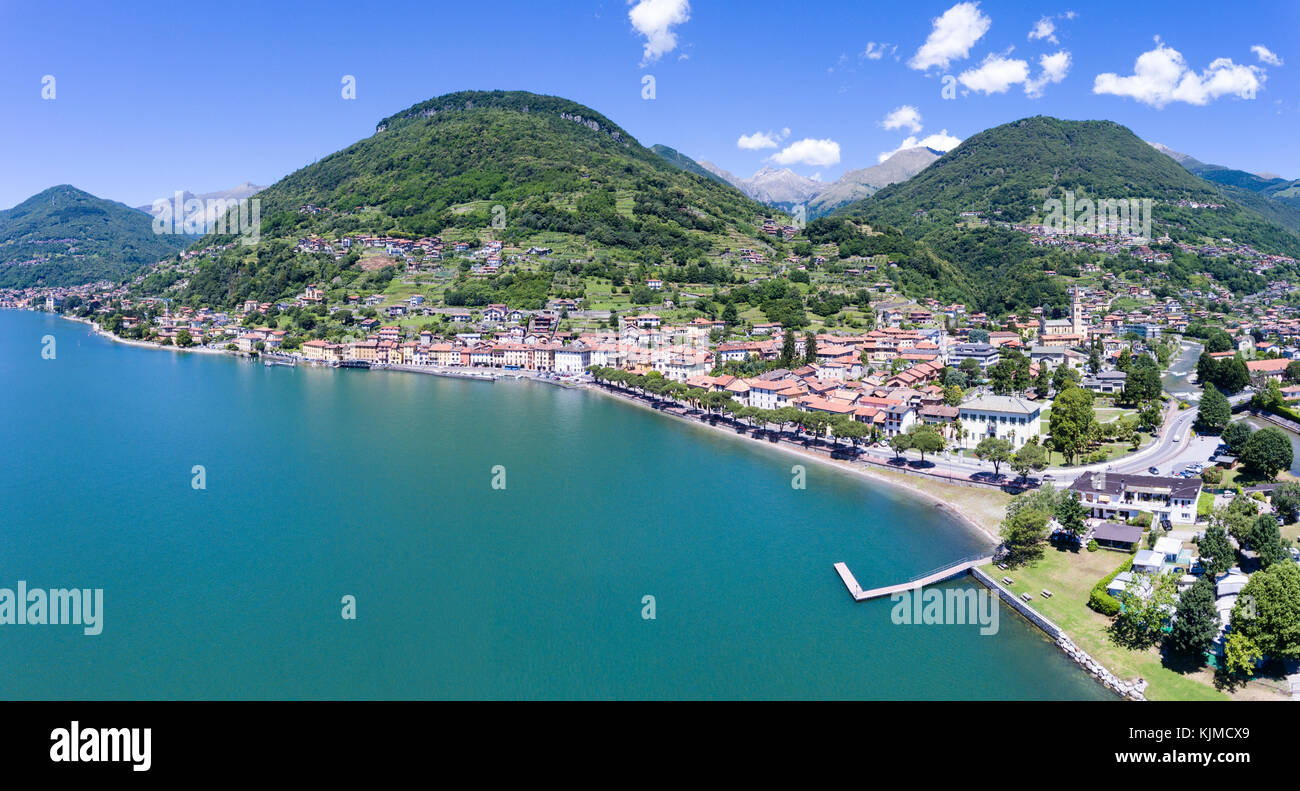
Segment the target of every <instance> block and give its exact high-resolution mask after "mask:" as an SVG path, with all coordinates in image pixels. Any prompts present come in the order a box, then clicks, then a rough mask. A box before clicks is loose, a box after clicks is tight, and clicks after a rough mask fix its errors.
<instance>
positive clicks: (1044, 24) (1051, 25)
mask: <svg viewBox="0 0 1300 791" xmlns="http://www.w3.org/2000/svg"><path fill="white" fill-rule="evenodd" d="M1038 39H1046V40H1048V41H1050V42H1051V43H1053V44H1056V43H1057V41H1056V23H1055V22H1053V21H1052V18H1051V17H1050V16H1045V17H1043V18H1042V19H1040V20H1038V22H1037V23H1035V24H1034V26H1033V28H1031V29H1030V31H1029V40H1030V41H1036V40H1038Z"/></svg>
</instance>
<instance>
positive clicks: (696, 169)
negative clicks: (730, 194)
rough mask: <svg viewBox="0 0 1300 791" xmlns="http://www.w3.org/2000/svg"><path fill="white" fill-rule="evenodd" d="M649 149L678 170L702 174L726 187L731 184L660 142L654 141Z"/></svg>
mask: <svg viewBox="0 0 1300 791" xmlns="http://www.w3.org/2000/svg"><path fill="white" fill-rule="evenodd" d="M650 150H651V151H653V152H655V153H656V154H658V155H659V156H661V157H663V159H664V160H665V161H666V162H667V163H668V164H670V165H672V166H673V167H675V168H677V169H679V170H684V171H686V172H687V173H694V174H695V175H697V176H703V177H704V178H706V179H709V180H710V181H716V182H718V183H719V184H722V185H724V186H727V187H730V186H732V184H731V182H729V181H727V180H726V179H724V178H723V177H722V176H719V175H718V174H716V173H714V172H712V171H709V170H706V169H705V168H703V167H701V166H700V163H699V162H696V161H695V160H694V159H691V158H690V157H688V156H686V155H685V154H683V153H682V152H680V151H678V150H677V149H675V148H669V147H668V146H666V145H664V144H662V143H655V144H654V145H652V146H650Z"/></svg>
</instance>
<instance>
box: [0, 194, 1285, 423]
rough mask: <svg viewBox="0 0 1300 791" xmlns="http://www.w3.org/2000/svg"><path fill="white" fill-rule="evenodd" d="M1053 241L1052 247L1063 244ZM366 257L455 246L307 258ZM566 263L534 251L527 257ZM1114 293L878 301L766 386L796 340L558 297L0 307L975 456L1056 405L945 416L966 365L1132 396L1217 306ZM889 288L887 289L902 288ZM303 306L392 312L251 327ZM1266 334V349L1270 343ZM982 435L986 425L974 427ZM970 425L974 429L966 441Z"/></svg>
mask: <svg viewBox="0 0 1300 791" xmlns="http://www.w3.org/2000/svg"><path fill="white" fill-rule="evenodd" d="M308 209H310V207H308ZM767 226H771V227H770V228H769V227H767ZM764 230H765V231H766V232H768V233H770V234H781V235H786V234H787V233H788V231H789V230H793V229H787V228H784V227H780V226H776V225H775V224H774V223H772V222H771V221H768V222H767V224H766V225H765V226H764ZM1040 230H1041V229H1040ZM1071 238H1073V237H1071ZM1044 240H1045V241H1050V240H1048V239H1047V237H1044ZM1082 243H1086V242H1082ZM354 245H355V246H357V247H368V248H382V249H385V250H386V251H387V253H388V254H389V255H394V256H400V257H401V259H402V260H405V262H406V264H407V267H408V268H415V267H419V266H420V265H422V264H424V263H427V262H433V261H437V260H440V259H441V257H442V255H443V243H442V240H440V239H436V238H431V239H422V240H406V239H394V238H385V237H380V236H369V237H367V236H361V237H355V238H344V239H342V240H340V241H336V242H333V243H329V242H325V241H324V240H321V239H318V238H310V239H301V240H299V249H300V250H301V251H302V252H325V253H341V252H342V251H346V250H348V249H350V248H353V246H354ZM216 249H220V248H214V249H213V250H204V251H189V252H186V253H184V254H183V255H182V257H183V258H192V257H196V256H200V255H208V254H211V253H212V252H214V251H215V250H216ZM502 249H503V245H502V243H501V242H499V241H489V242H486V243H485V244H483V245H482V246H481V248H480V249H478V250H476V251H474V252H472V253H471V252H470V245H469V244H468V243H465V242H459V243H455V244H453V245H451V246H450V250H451V251H454V252H455V253H457V254H466V255H472V256H473V257H474V258H473V261H474V262H473V264H472V267H473V271H474V272H475V273H476V274H477V273H480V272H486V273H488V274H492V273H495V272H497V271H499V268H500V267H501V266H502V261H503V259H502ZM550 252H551V251H550V250H547V249H545V248H536V247H533V248H529V249H528V250H527V251H526V252H525V253H523V255H525V256H532V255H546V254H548V253H550ZM741 252H742V253H744V252H750V251H741ZM136 282H137V283H138V282H139V278H137V281H136ZM1101 282H1102V283H1103V287H1102V288H1100V289H1095V290H1093V291H1090V292H1085V291H1084V290H1082V289H1075V290H1074V292H1073V300H1072V305H1071V310H1070V315H1069V317H1068V318H1057V319H1051V318H1047V315H1048V314H1047V313H1046V312H1045V311H1044V310H1043V309H1042V308H1035V309H1033V310H1032V311H1030V312H1029V313H1028V314H1027V315H1023V316H1016V315H1012V316H1008V317H1002V318H1000V319H998V320H995V319H994V317H990V316H988V315H985V314H982V313H968V312H967V310H966V307H965V306H964V305H961V304H951V305H942V304H940V303H938V302H936V301H935V300H932V299H926V300H921V301H910V300H903V299H899V298H897V297H896V295H892V294H891V295H890V298H887V299H885V300H883V301H878V302H873V303H872V306H871V308H872V310H873V312H874V329H871V330H869V331H865V332H860V333H856V334H842V333H829V332H823V333H819V334H816V335H815V336H813V339H814V341H815V351H814V355H813V357H809V356H808V354H807V349H806V344H807V342H808V341H807V339H806V337H805V336H802V335H798V334H796V336H795V339H794V342H795V351H796V354H797V356H798V358H799V359H800V360H801V361H802V362H804V363H805V364H802V365H795V366H791V367H790V368H778V369H776V370H770V371H766V372H764V373H761V374H759V375H756V376H752V377H740V376H733V375H726V374H718V375H715V373H714V372H717V371H720V369H722V368H723V367H724V366H725V365H726V364H727V363H731V362H736V363H744V362H746V361H755V360H761V361H774V360H778V359H780V358H781V357H782V354H783V345H784V343H785V338H784V335H785V328H783V327H782V326H781V325H780V324H779V323H776V322H759V323H752V324H746V325H745V326H744V327H742V328H739V331H738V328H736V327H729V326H728V325H727V324H726V323H725V322H723V321H722V320H720V319H710V318H703V317H696V318H693V319H691V320H689V321H685V322H681V323H670V322H666V321H665V320H663V319H662V318H661V316H660V315H659V314H657V313H656V312H654V311H653V310H645V311H643V312H640V313H636V314H634V315H623V316H619V318H618V328H617V329H612V328H611V329H607V330H600V331H595V332H592V331H565V330H562V329H561V326H562V324H563V318H564V317H566V316H567V314H568V312H569V311H573V310H576V309H578V308H579V304H578V302H577V301H575V300H571V299H553V300H550V301H549V302H548V304H547V306H546V308H545V309H543V310H523V309H520V308H517V307H512V306H510V305H507V304H490V305H487V306H484V307H481V308H472V309H471V308H447V307H434V306H432V305H429V304H427V301H426V298H425V297H424V296H421V295H414V296H411V297H408V298H406V299H404V300H402V301H399V302H391V301H390V300H389V299H388V298H387V297H386V296H385V295H383V294H369V295H362V294H350V295H348V296H347V297H346V299H344V300H343V301H342V303H341V304H327V302H328V300H327V298H326V296H325V292H324V291H323V290H322V289H321V288H320V287H318V286H316V285H309V286H308V287H307V288H306V289H304V291H303V292H302V293H300V294H299V295H297V297H296V298H295V299H294V300H292V301H288V300H286V301H280V302H278V303H275V304H271V303H264V302H263V303H259V302H256V301H247V302H245V303H244V304H242V305H241V306H240V307H239V309H238V310H236V311H233V312H224V311H220V310H214V309H211V308H193V307H189V306H182V307H174V308H173V307H172V306H171V305H170V304H169V303H168V301H166V300H164V299H161V298H155V297H138V298H132V297H131V296H130V287H129V284H128V285H122V286H113V285H112V284H110V283H98V284H90V285H85V286H76V287H69V288H52V289H26V290H19V291H3V292H0V307H19V308H25V307H44V309H46V310H51V311H53V310H58V309H60V308H61V306H62V305H63V302H64V300H66V299H68V298H69V297H77V299H78V300H79V301H80V302H81V303H82V304H86V303H97V304H98V306H99V307H98V308H97V313H98V314H100V315H108V314H110V313H114V312H117V313H122V314H125V315H123V318H122V322H123V323H122V325H121V326H122V328H123V329H131V328H133V327H135V326H136V325H137V323H138V322H139V321H141V320H146V321H149V319H141V318H136V317H134V316H132V315H130V314H132V313H136V314H139V315H140V316H153V318H152V319H151V321H150V323H151V325H152V326H150V327H149V328H148V329H147V334H148V335H149V336H150V337H152V338H155V339H156V340H158V341H160V342H162V343H164V344H171V343H179V342H181V339H182V338H183V337H184V338H185V343H186V344H188V343H194V344H202V345H206V346H209V347H212V348H225V349H229V350H232V351H238V352H241V353H257V352H261V353H269V354H277V355H281V356H291V357H293V358H296V359H298V360H301V361H304V362H311V363H317V364H324V365H345V364H348V365H365V366H368V367H369V366H409V367H416V368H425V367H431V368H484V369H499V370H504V371H512V370H513V371H529V372H543V373H554V374H558V375H563V376H574V377H577V376H581V375H583V374H584V372H586V371H587V370H588V369H589V368H591V367H593V366H594V367H599V368H616V369H624V370H627V371H631V372H634V373H645V372H649V371H656V372H658V373H659V374H660V375H662V376H663V377H664V378H665V379H668V380H670V381H675V382H682V383H685V384H686V385H688V386H691V387H699V388H703V389H706V390H714V391H723V392H726V393H728V394H729V395H730V396H731V397H732V398H733V399H734V400H735V401H737V402H738V403H740V404H742V405H745V406H754V407H757V408H761V409H779V408H782V407H789V406H792V407H796V408H798V409H801V410H805V411H816V412H824V413H828V414H831V415H846V416H851V417H852V418H853V419H855V420H857V421H859V422H862V423H866V424H868V425H869V426H870V427H871V428H872V429H873V433H874V434H875V435H876V436H879V437H883V438H888V437H891V436H895V435H897V434H900V433H905V432H907V431H909V430H910V429H911V428H912V427H913V426H914V425H916V424H918V423H924V424H929V425H933V426H937V427H939V428H941V429H943V430H944V431H945V433H947V434H948V435H949V436H950V437H951V438H952V440H953V441H954V442H955V444H956V446H957V447H962V448H973V447H974V446H975V445H976V444H978V442H979V441H980V440H981V439H982V438H984V437H986V436H997V437H1002V438H1005V439H1008V440H1010V441H1011V442H1012V444H1013V446H1014V447H1019V446H1021V445H1023V444H1024V443H1025V442H1027V441H1029V440H1031V439H1033V438H1037V437H1040V436H1042V435H1043V434H1044V433H1045V431H1044V428H1045V427H1044V426H1043V425H1042V422H1041V420H1040V416H1041V413H1042V410H1043V406H1044V404H1043V403H1040V401H1041V399H1040V398H1039V397H1038V395H1037V393H1036V392H1035V391H1034V390H1033V389H1032V388H1030V389H1026V390H1025V391H1024V392H1021V393H1014V394H1010V395H1008V396H992V395H989V394H988V393H985V392H982V391H981V389H979V388H976V389H974V390H972V391H971V392H970V393H969V394H968V398H967V399H966V400H964V401H963V402H961V403H959V404H952V403H945V397H944V388H943V387H942V384H943V382H942V378H943V374H944V371H945V368H947V367H952V368H960V367H961V366H962V365H963V363H966V364H967V366H968V367H969V366H970V365H971V364H972V363H973V365H974V366H976V368H977V369H978V371H979V372H981V373H987V372H988V371H989V369H990V368H992V367H993V366H995V365H996V364H997V363H998V361H999V359H1001V357H1002V356H1003V355H1004V354H1005V353H1006V352H1007V350H1011V349H1014V350H1016V351H1017V352H1019V353H1022V354H1024V355H1026V356H1028V358H1029V360H1030V375H1031V376H1032V377H1037V375H1038V373H1039V369H1040V367H1043V366H1046V367H1048V368H1049V369H1051V370H1055V369H1057V368H1058V367H1060V366H1063V365H1064V366H1068V367H1069V368H1071V369H1073V370H1075V371H1077V372H1079V374H1080V376H1079V381H1080V386H1082V387H1084V388H1086V389H1088V390H1091V391H1093V392H1095V393H1098V394H1103V395H1114V394H1117V393H1119V392H1120V391H1122V389H1123V387H1124V380H1125V376H1126V374H1125V373H1124V372H1123V371H1120V370H1117V368H1116V364H1117V363H1118V361H1119V359H1120V356H1121V354H1122V353H1123V352H1124V351H1125V350H1128V351H1129V353H1131V354H1132V353H1136V354H1143V353H1148V352H1149V351H1150V349H1149V345H1150V344H1151V343H1152V342H1154V341H1157V340H1158V339H1159V338H1161V337H1162V335H1165V334H1179V333H1182V332H1184V331H1185V330H1186V329H1187V327H1188V325H1189V324H1190V323H1192V322H1196V321H1204V320H1207V319H1209V318H1210V314H1209V312H1208V311H1206V310H1204V309H1202V308H1191V309H1189V308H1186V307H1184V304H1183V302H1182V300H1180V299H1178V298H1173V297H1171V298H1167V299H1165V300H1156V299H1154V298H1153V297H1152V294H1151V292H1150V290H1148V289H1147V288H1146V287H1144V286H1141V285H1132V284H1127V283H1124V282H1122V281H1120V280H1119V279H1118V278H1116V277H1114V276H1113V275H1112V274H1110V273H1104V274H1103V275H1102V279H1101ZM646 285H647V287H648V288H649V289H650V290H652V291H662V290H664V289H665V286H666V284H665V283H664V282H663V281H662V280H660V279H657V278H653V277H652V278H649V279H648V280H647V282H646ZM877 285H880V286H882V287H884V286H887V283H883V284H877ZM1274 287H1275V288H1278V289H1281V293H1285V291H1286V289H1287V286H1286V285H1285V284H1284V283H1279V284H1275V286H1274ZM1121 296H1123V297H1128V298H1131V299H1133V300H1137V301H1140V302H1141V303H1143V305H1142V307H1140V308H1137V309H1133V310H1129V311H1122V312H1121V311H1114V310H1111V308H1110V305H1111V304H1112V302H1113V301H1114V300H1115V298H1116V297H1121ZM1185 296H1186V299H1187V301H1188V302H1189V303H1193V302H1196V301H1201V300H1204V299H1215V298H1219V299H1223V298H1230V297H1231V296H1232V295H1231V293H1230V292H1228V291H1227V290H1226V289H1222V288H1220V287H1218V286H1215V285H1213V284H1211V286H1210V288H1209V289H1208V290H1205V291H1202V290H1193V291H1189V292H1188V293H1187V294H1186V295H1185ZM1267 296H1268V294H1264V295H1255V296H1251V297H1246V298H1245V299H1243V300H1241V307H1242V310H1243V312H1242V313H1241V314H1240V316H1239V319H1240V322H1239V324H1238V325H1237V326H1235V327H1227V328H1226V329H1227V331H1228V333H1229V334H1230V335H1231V336H1232V337H1233V339H1234V342H1235V344H1236V351H1237V352H1240V353H1242V354H1243V355H1244V356H1246V357H1247V358H1253V357H1256V356H1259V357H1269V358H1280V359H1260V360H1254V359H1251V360H1250V361H1249V362H1248V363H1247V365H1248V367H1249V368H1250V369H1251V371H1252V373H1256V374H1262V375H1266V376H1274V377H1275V378H1280V376H1281V372H1282V371H1283V370H1284V369H1285V367H1286V363H1287V362H1288V361H1289V360H1290V359H1300V311H1296V310H1293V309H1290V308H1289V307H1286V306H1282V305H1278V304H1274V303H1272V301H1271V300H1268V299H1267ZM294 306H296V307H313V306H325V307H326V308H327V309H328V312H329V313H330V314H333V313H334V312H335V311H337V310H339V309H342V308H349V309H353V310H356V309H360V308H373V309H374V310H375V312H376V314H377V315H376V316H375V317H367V318H360V319H359V320H358V321H357V322H356V328H357V329H358V330H359V331H360V333H361V334H362V336H363V337H359V338H357V339H355V340H350V341H346V342H330V341H327V340H323V339H313V340H307V341H305V342H302V343H300V344H299V345H296V347H295V348H293V349H289V348H287V347H286V346H285V339H286V335H287V333H286V331H285V330H283V329H278V328H276V327H271V326H247V324H248V322H247V318H248V317H252V316H262V315H264V314H266V313H268V312H269V311H271V310H272V308H276V309H278V310H281V311H283V310H285V309H288V308H290V307H294ZM438 315H440V316H441V317H442V318H443V319H445V321H446V322H448V323H449V324H450V326H452V327H454V328H455V331H454V332H449V333H446V334H444V335H441V336H440V335H436V334H434V333H433V332H431V331H428V330H415V329H413V328H410V327H409V326H400V325H398V324H396V323H389V322H393V321H394V320H397V319H402V318H406V317H410V316H430V317H432V316H438ZM998 327H1001V329H998ZM972 330H974V331H977V332H979V333H980V335H979V337H980V341H979V342H972V341H971V332H972ZM737 336H740V337H737ZM1257 336H1262V337H1263V339H1264V340H1263V341H1261V342H1259V343H1258V344H1257V342H1256V340H1255V338H1256V337H1257ZM1094 346H1095V347H1096V348H1098V349H1099V350H1100V352H1101V363H1102V365H1101V369H1100V370H1096V371H1088V370H1087V363H1088V358H1089V355H1088V354H1086V353H1084V352H1083V351H1081V350H1082V349H1089V348H1092V347H1094ZM1223 354H1226V355H1227V356H1231V355H1232V354H1233V352H1227V353H1221V355H1220V356H1222V355H1223ZM966 361H972V363H967V362H966ZM970 370H975V369H970ZM1293 389H1294V388H1293ZM975 423H978V424H980V425H978V426H976V425H972V424H975ZM958 425H960V426H961V429H962V430H961V431H954V430H953V429H954V427H955V426H958Z"/></svg>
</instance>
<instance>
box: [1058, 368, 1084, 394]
mask: <svg viewBox="0 0 1300 791" xmlns="http://www.w3.org/2000/svg"><path fill="white" fill-rule="evenodd" d="M1079 381H1080V377H1079V372H1078V371H1076V370H1074V369H1073V368H1071V367H1070V366H1068V365H1066V364H1064V363H1062V364H1061V365H1058V366H1056V371H1055V372H1054V373H1053V374H1052V389H1053V390H1055V391H1056V392H1058V393H1063V392H1065V391H1066V390H1067V389H1069V388H1070V387H1073V386H1074V385H1077V384H1078V383H1079Z"/></svg>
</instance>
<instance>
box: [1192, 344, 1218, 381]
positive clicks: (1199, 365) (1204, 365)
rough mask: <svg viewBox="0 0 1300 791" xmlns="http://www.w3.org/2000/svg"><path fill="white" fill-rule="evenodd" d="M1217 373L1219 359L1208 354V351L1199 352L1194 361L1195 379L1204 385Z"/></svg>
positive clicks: (1215, 377)
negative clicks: (1199, 355)
mask: <svg viewBox="0 0 1300 791" xmlns="http://www.w3.org/2000/svg"><path fill="white" fill-rule="evenodd" d="M1218 375H1219V361H1218V360H1216V359H1214V358H1213V357H1211V356H1210V353H1209V351H1203V352H1201V357H1200V359H1198V360H1197V361H1196V381H1197V382H1199V383H1200V384H1201V387H1205V386H1206V385H1207V384H1209V383H1211V382H1213V381H1214V380H1215V379H1217V378H1218Z"/></svg>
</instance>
